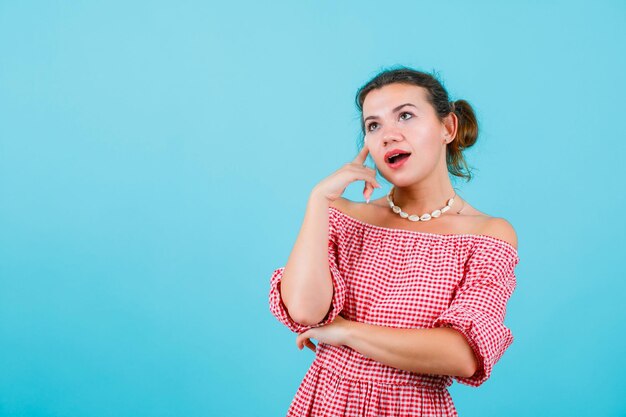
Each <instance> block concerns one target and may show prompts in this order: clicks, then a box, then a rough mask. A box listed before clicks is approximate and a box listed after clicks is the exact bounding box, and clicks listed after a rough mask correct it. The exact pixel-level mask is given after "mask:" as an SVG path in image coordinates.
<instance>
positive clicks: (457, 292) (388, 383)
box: [269, 207, 519, 417]
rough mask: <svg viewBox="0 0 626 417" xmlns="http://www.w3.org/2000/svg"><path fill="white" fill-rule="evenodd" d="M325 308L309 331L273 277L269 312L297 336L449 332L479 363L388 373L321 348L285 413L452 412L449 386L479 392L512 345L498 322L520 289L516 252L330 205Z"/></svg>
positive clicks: (277, 275) (345, 350)
mask: <svg viewBox="0 0 626 417" xmlns="http://www.w3.org/2000/svg"><path fill="white" fill-rule="evenodd" d="M328 215H329V231H328V237H329V239H328V260H329V267H330V272H331V277H332V280H333V284H334V289H335V290H334V294H333V299H332V305H331V309H330V311H329V313H328V315H327V316H326V317H325V318H324V320H323V321H322V322H320V323H318V324H315V325H311V326H303V325H301V324H299V323H296V322H295V321H294V320H293V319H291V317H290V316H289V314H288V313H287V310H286V308H285V305H284V303H283V302H282V300H281V298H280V280H281V277H282V273H283V271H284V267H281V268H278V269H276V270H275V271H274V272H273V274H272V276H271V279H270V292H269V307H270V311H271V312H272V314H273V315H274V316H275V317H276V318H277V319H278V320H279V321H280V322H281V323H283V324H284V325H285V326H287V327H288V328H289V329H290V330H291V331H293V332H296V333H302V332H303V331H305V330H307V329H310V328H312V327H318V326H323V325H325V324H328V323H330V322H332V321H333V320H334V319H335V317H336V316H337V315H338V314H340V313H341V316H342V317H344V318H345V319H347V320H353V321H358V322H363V323H370V324H376V325H380V326H387V327H395V328H433V327H443V326H447V327H452V328H454V329H457V330H458V331H460V332H461V333H462V334H463V335H464V336H465V338H466V339H467V341H468V342H469V344H470V346H471V347H472V349H473V350H474V352H475V354H476V356H477V357H478V358H479V361H480V366H479V369H478V371H477V372H476V373H475V374H474V375H473V376H471V377H469V378H463V377H456V376H448V375H434V374H418V373H413V372H409V371H405V370H401V369H397V368H393V367H390V366H387V365H384V364H382V363H380V362H377V361H375V360H373V359H370V358H367V357H365V356H363V355H361V354H360V353H359V352H357V351H356V350H354V349H352V348H350V347H347V346H341V347H336V346H332V345H328V344H325V343H317V349H316V354H315V360H314V361H313V363H312V364H311V367H310V368H309V370H308V372H307V373H306V375H305V376H304V378H303V380H302V382H301V384H300V386H299V388H298V390H297V392H296V395H295V397H294V399H293V401H292V403H291V406H290V407H289V410H288V412H287V417H296V416H297V417H304V416H311V417H313V416H354V417H357V416H359V417H364V416H367V417H380V416H457V412H456V409H455V407H454V404H453V402H452V398H451V396H450V394H449V392H448V390H447V387H448V386H450V385H451V384H452V381H453V379H454V380H456V381H458V382H460V383H462V384H465V385H469V386H474V387H477V386H479V385H481V384H482V383H484V382H485V381H486V380H487V379H488V378H489V376H490V375H491V372H492V369H493V366H494V365H495V363H496V362H497V361H498V360H499V359H500V357H502V354H503V353H504V351H505V350H506V349H507V348H508V347H509V346H510V345H511V343H512V342H513V335H512V333H511V331H510V329H508V328H507V327H506V326H505V325H504V323H503V321H504V317H505V313H506V304H507V301H508V299H509V298H510V296H511V294H512V293H513V291H514V289H515V286H516V279H515V272H514V269H515V266H516V265H517V263H518V262H519V256H518V253H517V250H516V249H515V248H514V247H513V246H512V245H511V244H509V243H508V242H506V241H504V240H501V239H497V238H494V237H491V236H487V235H477V234H447V235H443V234H434V233H426V232H417V231H410V230H402V229H391V228H386V227H381V226H375V225H372V224H368V223H364V222H362V221H360V220H358V219H355V218H353V217H351V216H348V215H347V214H345V213H343V212H342V211H340V210H338V209H336V208H334V207H329V209H328Z"/></svg>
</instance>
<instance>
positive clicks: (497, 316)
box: [433, 239, 519, 387]
mask: <svg viewBox="0 0 626 417" xmlns="http://www.w3.org/2000/svg"><path fill="white" fill-rule="evenodd" d="M518 262H519V257H518V254H517V250H515V248H514V247H513V246H510V245H508V244H507V243H506V242H496V241H495V240H492V239H487V240H486V241H485V242H483V243H482V244H481V245H480V247H478V248H476V250H475V251H474V253H473V254H472V255H470V258H469V259H468V260H467V263H466V265H465V271H464V272H465V274H464V278H463V281H462V283H461V284H460V287H459V288H458V289H457V292H456V295H455V297H454V298H453V300H452V302H451V303H450V306H449V308H448V309H446V310H445V311H444V312H443V313H442V314H441V315H440V316H439V317H438V318H437V319H436V320H435V322H434V324H433V327H451V328H454V329H456V330H458V331H460V332H461V333H462V334H463V336H465V338H466V339H467V341H468V343H469V344H470V346H471V347H472V350H473V351H474V354H475V355H476V358H477V359H478V362H479V365H478V370H477V371H476V372H475V373H474V375H472V376H471V377H469V378H465V377H457V376H454V377H453V378H454V379H455V380H456V381H458V382H460V383H462V384H465V385H469V386H473V387H477V386H479V385H481V384H482V383H483V382H485V381H486V380H487V379H488V378H489V376H490V375H491V371H492V369H493V366H494V365H495V364H496V362H498V360H499V359H500V358H501V357H502V355H503V354H504V351H505V350H506V349H507V348H508V347H509V346H510V345H511V344H512V343H513V333H512V332H511V330H510V329H509V328H508V327H506V326H505V325H504V317H505V314H506V305H507V302H508V300H509V298H510V297H511V294H512V293H513V291H514V290H515V286H516V277H515V265H517V263H518Z"/></svg>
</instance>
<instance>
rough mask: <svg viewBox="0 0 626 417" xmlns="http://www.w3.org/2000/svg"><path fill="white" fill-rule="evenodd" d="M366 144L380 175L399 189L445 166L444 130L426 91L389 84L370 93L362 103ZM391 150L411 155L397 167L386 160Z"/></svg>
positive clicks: (412, 86) (406, 85)
mask: <svg viewBox="0 0 626 417" xmlns="http://www.w3.org/2000/svg"><path fill="white" fill-rule="evenodd" d="M363 121H364V122H363V124H364V126H365V145H366V146H368V147H369V152H370V155H371V157H372V159H373V160H374V162H375V164H376V167H377V168H378V170H379V171H380V173H381V175H382V176H383V177H384V178H386V179H387V180H388V181H389V182H391V183H393V184H396V185H398V186H402V185H407V184H410V183H413V182H415V181H417V180H419V179H421V178H424V177H426V176H428V175H429V174H430V173H431V172H432V171H433V170H434V169H435V168H436V167H437V166H438V164H441V163H442V160H443V165H444V168H445V169H446V172H447V167H445V151H446V144H445V140H444V137H445V134H446V128H445V126H444V124H443V123H441V122H440V121H439V119H438V118H437V115H436V113H435V109H434V108H433V107H432V106H431V105H430V103H428V101H427V100H426V90H425V89H424V88H422V87H418V86H415V85H408V84H400V83H395V84H388V85H386V86H384V87H382V88H380V89H376V90H372V91H370V92H369V93H368V94H367V96H366V97H365V100H364V102H363ZM393 149H400V150H403V151H407V152H410V153H411V155H410V156H409V158H408V159H407V160H406V161H405V162H404V163H403V164H402V165H401V166H400V167H398V168H393V167H391V166H390V165H389V163H388V162H387V161H386V160H385V154H386V153H387V152H389V151H392V150H393Z"/></svg>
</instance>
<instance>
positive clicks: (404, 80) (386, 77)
mask: <svg viewBox="0 0 626 417" xmlns="http://www.w3.org/2000/svg"><path fill="white" fill-rule="evenodd" d="M394 83H399V84H408V85H416V86H418V87H423V88H424V89H426V92H427V93H426V98H427V100H428V102H429V103H430V104H431V105H432V107H433V108H434V109H435V113H436V114H437V118H438V119H439V120H440V121H441V122H443V119H444V117H446V116H447V115H449V114H450V113H451V112H454V113H455V114H456V116H457V118H458V126H457V133H456V136H455V138H454V140H452V141H451V142H450V143H448V145H447V146H446V163H447V166H448V172H449V173H450V174H452V175H454V176H456V177H459V178H465V179H466V181H467V182H469V181H470V180H471V178H472V173H471V172H470V169H469V167H468V165H467V163H466V162H465V158H464V157H463V150H464V149H467V148H469V147H470V146H472V145H474V143H476V140H477V138H478V121H477V120H476V115H475V113H474V110H473V109H472V106H471V105H470V104H469V103H468V102H467V101H465V100H456V101H449V98H448V92H447V91H446V89H445V88H444V87H443V85H442V83H441V82H440V81H439V80H438V79H437V77H436V76H435V75H432V74H429V73H426V72H422V71H417V70H415V69H412V68H409V67H405V66H399V67H396V68H394V69H387V70H384V71H382V72H380V73H379V74H377V75H376V76H375V77H374V78H372V79H371V80H369V81H368V82H367V83H365V85H363V86H362V87H361V88H359V90H358V91H357V94H356V106H357V108H358V109H359V112H360V114H361V120H360V124H361V136H360V142H359V149H362V148H363V144H364V138H365V133H366V132H365V125H364V123H363V102H364V101H365V97H366V96H367V94H368V93H369V92H370V91H372V90H374V89H378V88H382V87H384V86H385V85H388V84H394Z"/></svg>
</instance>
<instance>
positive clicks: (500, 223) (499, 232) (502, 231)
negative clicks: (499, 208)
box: [481, 217, 517, 249]
mask: <svg viewBox="0 0 626 417" xmlns="http://www.w3.org/2000/svg"><path fill="white" fill-rule="evenodd" d="M481 234H484V235H488V236H492V237H495V238H497V239H501V240H504V241H505V242H508V243H510V244H511V246H513V247H514V248H515V249H517V233H515V229H514V228H513V225H512V224H511V223H509V222H508V221H507V220H506V219H504V218H502V217H490V218H489V219H488V220H487V221H486V222H485V224H484V226H483V228H482V230H481Z"/></svg>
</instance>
